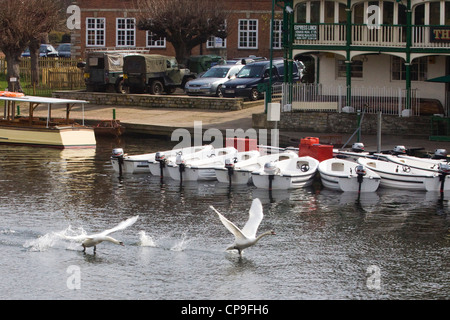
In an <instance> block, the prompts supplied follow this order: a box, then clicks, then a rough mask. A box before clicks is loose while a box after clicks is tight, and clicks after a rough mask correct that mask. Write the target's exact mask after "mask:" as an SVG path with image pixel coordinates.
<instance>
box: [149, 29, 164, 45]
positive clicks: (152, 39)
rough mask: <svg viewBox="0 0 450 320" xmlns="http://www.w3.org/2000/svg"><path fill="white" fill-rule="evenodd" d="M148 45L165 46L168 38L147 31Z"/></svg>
mask: <svg viewBox="0 0 450 320" xmlns="http://www.w3.org/2000/svg"><path fill="white" fill-rule="evenodd" d="M147 47H149V48H165V47H166V38H157V37H155V36H154V35H153V33H151V32H149V31H147Z"/></svg>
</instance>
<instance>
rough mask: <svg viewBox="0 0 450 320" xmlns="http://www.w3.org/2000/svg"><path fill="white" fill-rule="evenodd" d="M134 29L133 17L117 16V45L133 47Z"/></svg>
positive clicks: (134, 39)
mask: <svg viewBox="0 0 450 320" xmlns="http://www.w3.org/2000/svg"><path fill="white" fill-rule="evenodd" d="M135 35H136V29H135V19H134V18H117V33H116V37H117V42H116V43H117V46H118V47H134V46H135V41H136V37H135Z"/></svg>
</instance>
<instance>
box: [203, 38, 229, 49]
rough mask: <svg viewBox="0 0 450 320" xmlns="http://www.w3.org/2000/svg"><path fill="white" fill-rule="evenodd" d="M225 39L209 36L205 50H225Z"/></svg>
mask: <svg viewBox="0 0 450 320" xmlns="http://www.w3.org/2000/svg"><path fill="white" fill-rule="evenodd" d="M226 47H227V39H222V38H218V37H214V36H211V37H209V38H208V40H207V41H206V48H208V49H209V48H226Z"/></svg>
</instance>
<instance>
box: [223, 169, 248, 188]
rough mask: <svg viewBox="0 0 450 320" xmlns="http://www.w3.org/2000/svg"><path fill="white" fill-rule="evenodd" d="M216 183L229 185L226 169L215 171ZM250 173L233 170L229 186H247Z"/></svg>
mask: <svg viewBox="0 0 450 320" xmlns="http://www.w3.org/2000/svg"><path fill="white" fill-rule="evenodd" d="M215 171H216V178H217V181H219V182H221V183H230V175H229V174H228V169H226V168H221V169H217V168H216V169H215ZM251 179H252V172H251V171H248V170H234V171H233V174H232V175H231V184H233V185H234V184H248V183H250V182H251Z"/></svg>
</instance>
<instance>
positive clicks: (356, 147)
mask: <svg viewBox="0 0 450 320" xmlns="http://www.w3.org/2000/svg"><path fill="white" fill-rule="evenodd" d="M352 151H353V152H364V143H362V142H355V143H354V144H353V145H352Z"/></svg>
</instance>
